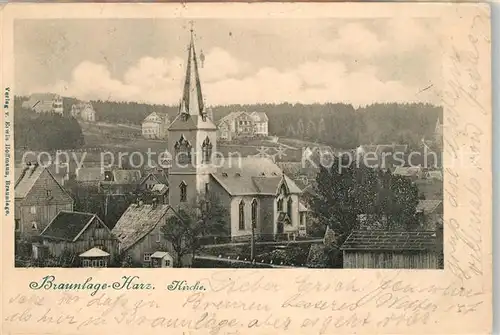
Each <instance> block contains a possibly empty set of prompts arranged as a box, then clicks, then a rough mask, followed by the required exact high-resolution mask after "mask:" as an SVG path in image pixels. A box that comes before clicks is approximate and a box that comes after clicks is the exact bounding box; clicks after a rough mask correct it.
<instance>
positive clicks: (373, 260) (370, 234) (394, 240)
mask: <svg viewBox="0 0 500 335" xmlns="http://www.w3.org/2000/svg"><path fill="white" fill-rule="evenodd" d="M340 249H341V250H342V253H343V263H344V266H343V267H344V268H350V269H360V268H374V269H438V268H441V267H442V264H441V260H442V254H443V231H442V226H441V227H440V228H439V229H437V230H436V231H385V230H360V231H354V232H352V233H351V234H350V235H349V236H348V237H347V239H346V240H345V242H344V244H342V246H341V248H340Z"/></svg>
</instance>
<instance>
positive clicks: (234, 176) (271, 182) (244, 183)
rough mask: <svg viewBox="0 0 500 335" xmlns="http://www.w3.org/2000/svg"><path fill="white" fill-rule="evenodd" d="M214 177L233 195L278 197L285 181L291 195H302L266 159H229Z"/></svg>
mask: <svg viewBox="0 0 500 335" xmlns="http://www.w3.org/2000/svg"><path fill="white" fill-rule="evenodd" d="M212 177H213V178H214V180H215V181H216V182H217V183H219V184H220V185H221V186H222V187H223V188H224V189H225V190H226V191H227V192H228V193H229V194H231V195H259V194H260V195H276V194H277V192H278V189H279V187H280V186H281V183H282V182H283V181H284V182H285V183H286V185H287V186H288V189H289V191H290V193H301V190H300V188H299V187H298V186H297V185H296V184H295V182H294V181H293V180H291V179H290V178H288V177H287V176H286V175H284V174H283V172H282V171H281V169H280V168H279V167H278V166H277V165H276V164H275V163H274V162H273V161H272V160H270V159H269V158H265V157H244V158H241V160H239V159H236V160H230V159H227V160H226V161H225V162H224V164H221V166H220V167H218V168H217V171H216V172H215V173H212Z"/></svg>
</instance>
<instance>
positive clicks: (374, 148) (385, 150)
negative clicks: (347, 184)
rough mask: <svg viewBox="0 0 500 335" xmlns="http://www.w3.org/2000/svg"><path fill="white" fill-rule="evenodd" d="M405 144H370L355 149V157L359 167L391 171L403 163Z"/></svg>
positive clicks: (406, 147)
mask: <svg viewBox="0 0 500 335" xmlns="http://www.w3.org/2000/svg"><path fill="white" fill-rule="evenodd" d="M407 150H408V145H406V144H396V143H393V144H375V145H373V144H370V145H360V146H359V147H357V148H356V151H355V156H356V160H357V162H358V164H359V165H364V166H366V167H369V168H380V169H390V170H392V169H393V168H394V166H398V165H401V164H402V163H404V162H405V153H406V151H407Z"/></svg>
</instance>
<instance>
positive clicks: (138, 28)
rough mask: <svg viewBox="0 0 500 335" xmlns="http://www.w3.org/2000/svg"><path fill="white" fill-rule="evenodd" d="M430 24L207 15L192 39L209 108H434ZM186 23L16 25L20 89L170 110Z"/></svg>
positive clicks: (435, 50)
mask: <svg viewBox="0 0 500 335" xmlns="http://www.w3.org/2000/svg"><path fill="white" fill-rule="evenodd" d="M436 24H437V22H436V19H424V18H420V19H408V18H405V19H398V18H387V19H385V18H380V19H356V20H352V19H334V18H328V19H283V18H280V19H238V20H228V19H202V20H195V21H194V23H193V25H194V30H195V45H196V49H197V52H198V54H199V53H200V51H202V52H203V54H204V56H205V61H204V62H203V67H202V68H201V69H200V79H201V83H202V91H203V95H204V98H205V100H206V104H207V105H227V104H253V103H280V102H289V103H327V102H333V103H336V102H343V103H351V104H354V105H356V106H359V105H366V104H370V103H375V102H430V103H435V104H439V91H440V87H441V86H442V79H441V50H442V48H441V47H440V37H439V35H438V34H437V33H436V31H438V29H436ZM189 28H190V24H189V22H188V21H187V20H184V19H78V20H75V19H71V20H69V19H57V20H52V19H51V20H48V19H43V20H18V21H16V22H15V26H14V59H15V83H16V87H15V89H16V92H17V93H16V94H17V95H28V94H31V93H36V92H53V93H59V94H61V95H63V96H72V97H76V98H78V99H81V100H97V99H101V100H112V101H136V102H146V103H154V104H166V105H176V104H178V103H179V99H180V97H181V89H182V83H183V77H184V74H185V69H184V64H185V62H186V58H187V45H188V43H189V39H190V32H189Z"/></svg>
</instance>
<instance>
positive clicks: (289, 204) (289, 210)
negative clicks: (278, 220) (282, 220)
mask: <svg viewBox="0 0 500 335" xmlns="http://www.w3.org/2000/svg"><path fill="white" fill-rule="evenodd" d="M292 203H293V201H292V198H289V199H288V202H287V204H286V213H287V214H288V217H289V218H290V220H292Z"/></svg>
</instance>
